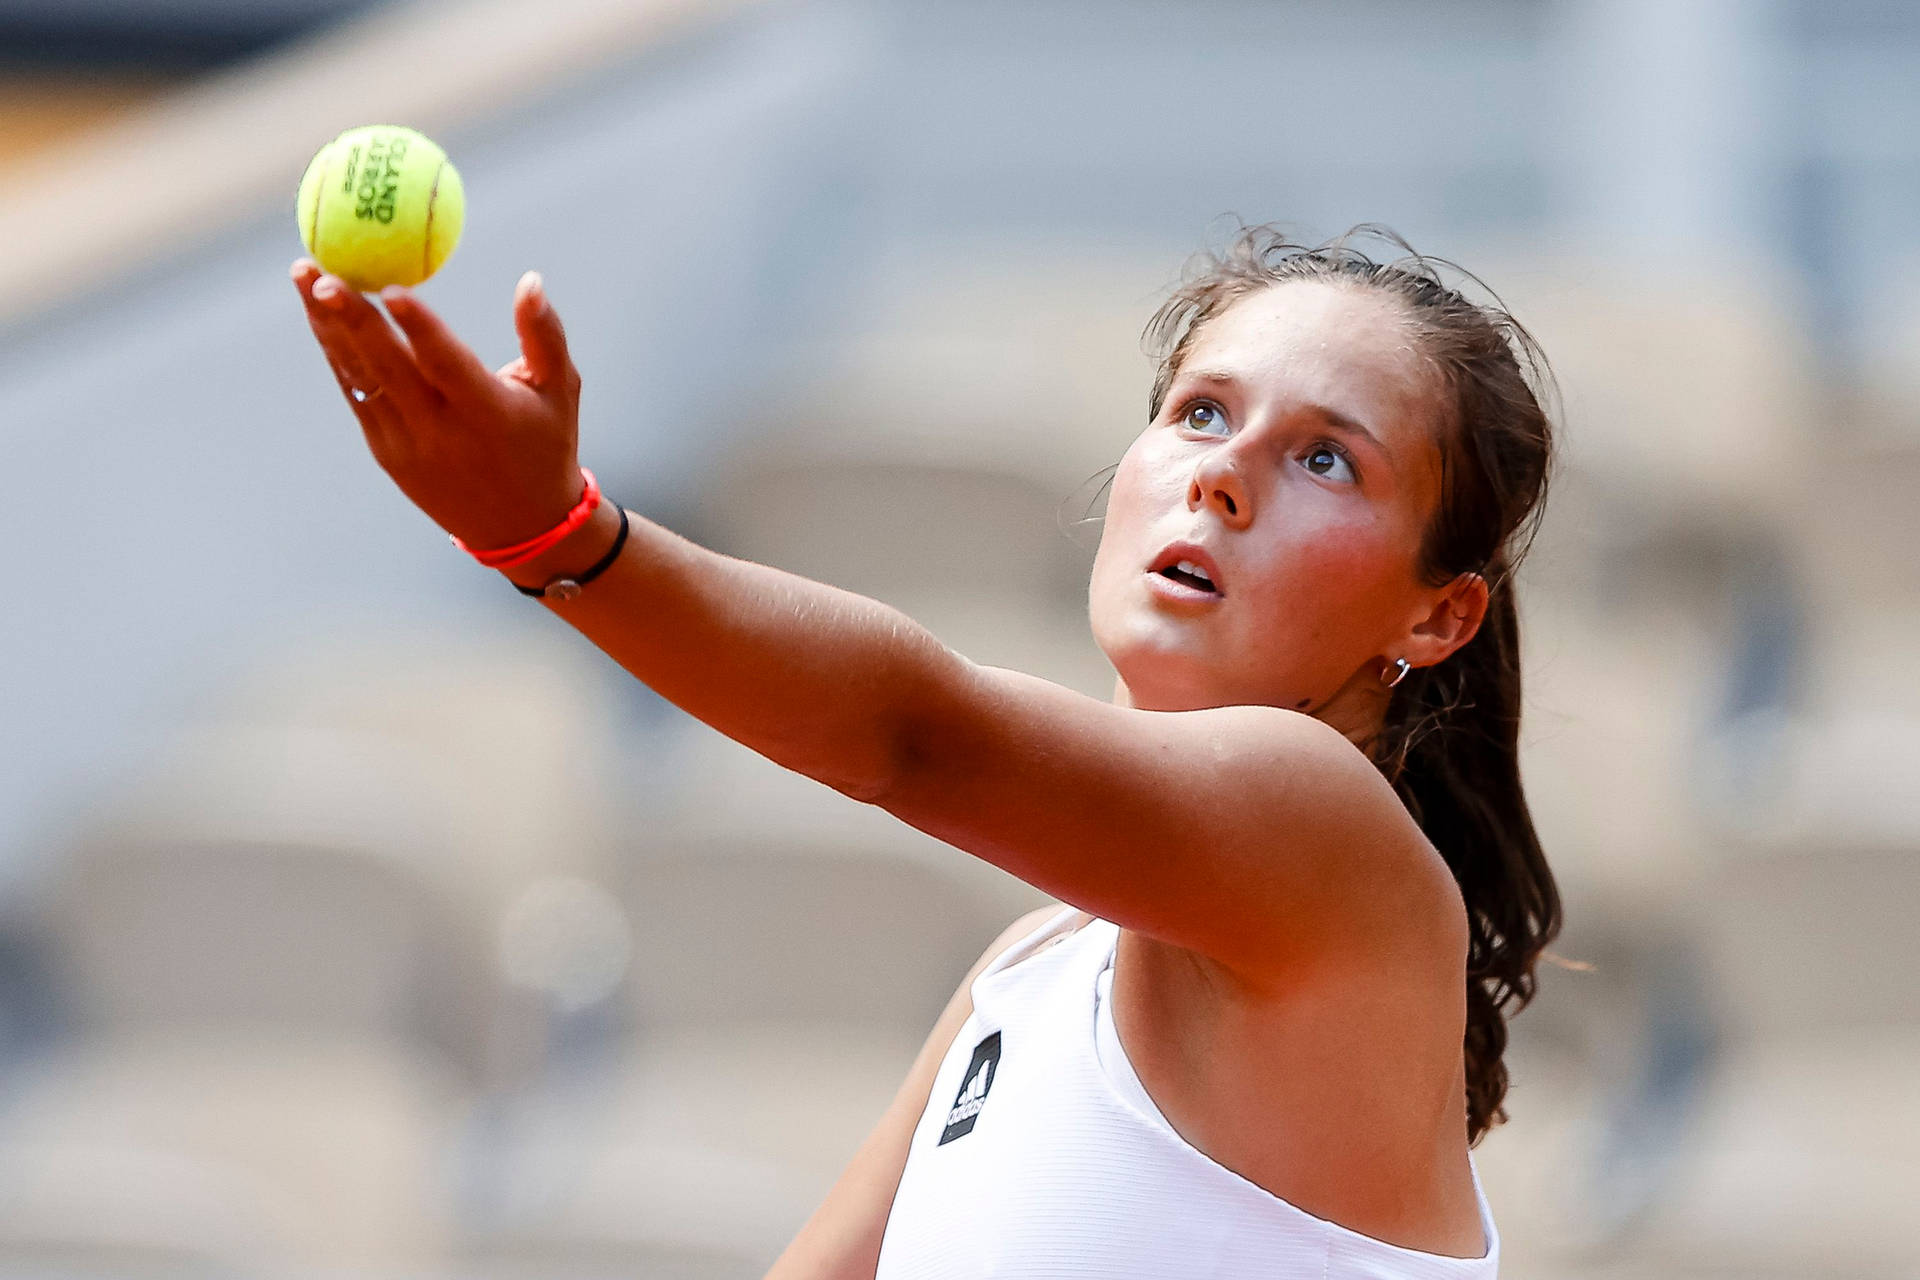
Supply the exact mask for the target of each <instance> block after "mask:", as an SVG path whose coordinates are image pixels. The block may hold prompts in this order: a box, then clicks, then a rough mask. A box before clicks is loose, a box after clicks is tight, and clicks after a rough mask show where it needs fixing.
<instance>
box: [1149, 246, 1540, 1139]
mask: <svg viewBox="0 0 1920 1280" xmlns="http://www.w3.org/2000/svg"><path fill="white" fill-rule="evenodd" d="M1363 236H1365V237H1372V238H1374V239H1378V240H1381V241H1384V242H1385V243H1387V244H1388V245H1390V246H1391V247H1392V248H1393V249H1395V250H1398V252H1399V256H1397V257H1395V258H1394V259H1392V260H1391V261H1375V260H1374V259H1373V258H1371V257H1369V256H1368V255H1367V254H1366V253H1364V252H1362V251H1361V250H1360V249H1358V248H1355V247H1354V246H1353V244H1352V243H1351V242H1352V241H1353V240H1355V239H1356V238H1360V237H1363ZM1383 257H1384V255H1383ZM1443 268H1444V269H1446V270H1449V271H1453V272H1457V273H1458V274H1459V275H1460V276H1462V277H1465V278H1466V279H1467V280H1469V281H1471V282H1472V283H1473V284H1474V285H1476V286H1478V287H1479V288H1480V289H1481V290H1483V291H1485V292H1486V293H1487V295H1488V296H1489V297H1490V298H1493V294H1492V290H1490V289H1487V287H1486V285H1485V284H1484V283H1482V282H1481V281H1480V280H1479V279H1478V278H1477V277H1475V276H1473V275H1472V274H1471V273H1470V272H1467V271H1465V270H1464V269H1463V268H1460V267H1458V266H1456V265H1455V264H1453V263H1451V262H1447V261H1446V260H1444V259H1439V258H1429V257H1425V256H1422V255H1421V254H1418V253H1416V252H1414V250H1413V248H1412V246H1411V245H1409V244H1407V242H1406V241H1405V240H1403V239H1401V238H1400V237H1399V236H1398V235H1396V234H1394V233H1393V232H1392V231H1389V230H1387V229H1386V228H1384V227H1380V226H1377V225H1375V224H1372V223H1363V224H1361V225H1359V226H1356V227H1354V228H1353V229H1351V230H1349V231H1348V232H1346V233H1345V234H1343V235H1341V236H1338V237H1336V238H1334V239H1332V240H1329V241H1326V242H1325V243H1322V244H1319V245H1314V246H1308V245H1304V244H1296V243H1293V242H1292V241H1290V240H1288V239H1287V237H1286V235H1285V234H1284V233H1282V232H1281V231H1279V230H1278V229H1276V228H1274V227H1272V226H1255V227H1242V228H1241V229H1240V231H1239V233H1238V234H1237V235H1236V236H1235V237H1234V239H1233V241H1232V243H1231V244H1230V245H1229V246H1228V247H1227V249H1226V251H1225V252H1224V253H1222V254H1206V255H1204V256H1203V258H1202V259H1200V260H1199V265H1198V269H1197V270H1192V269H1190V270H1189V272H1188V276H1187V278H1186V281H1185V282H1184V283H1183V284H1182V285H1181V286H1180V287H1179V288H1178V289H1177V290H1176V291H1175V292H1174V293H1173V295H1172V296H1171V297H1169V298H1168V299H1167V300H1166V302H1165V303H1163V304H1162V305H1161V307H1160V309H1159V310H1158V311H1157V312H1156V313H1155V314H1154V316H1153V319H1152V320H1151V321H1150V322H1149V323H1148V325H1147V329H1146V335H1145V337H1146V341H1147V343H1148V344H1149V349H1150V350H1151V351H1152V352H1153V353H1154V354H1155V355H1156V357H1157V359H1158V362H1159V367H1158V369H1157V371H1156V373H1155V376H1154V380H1153V390H1152V393H1151V396H1150V398H1149V412H1150V418H1153V419H1157V418H1158V417H1159V416H1160V410H1161V407H1162V404H1163V402H1164V401H1165V398H1166V394H1167V388H1168V386H1169V385H1170V384H1171V383H1172V381H1173V379H1174V376H1175V375H1176V374H1177V373H1178V372H1179V370H1180V365H1181V362H1182V361H1184V360H1185V359H1186V356H1187V353H1188V352H1189V351H1190V350H1191V349H1192V346H1193V343H1194V339H1195V337H1196V335H1197V334H1198V332H1199V330H1200V328H1201V326H1202V325H1204V324H1206V322H1207V321H1208V320H1211V319H1212V318H1213V317H1214V316H1216V315H1218V314H1219V313H1220V312H1222V311H1223V310H1225V309H1226V308H1227V307H1228V306H1230V305H1231V304H1232V303H1234V302H1236V301H1238V300H1239V299H1240V298H1242V297H1245V296H1246V295H1248V294H1250V293H1254V292H1256V291H1258V290H1261V289H1265V288H1269V287H1272V286H1273V285H1277V284H1284V283H1286V282H1288V281H1293V280H1322V281H1326V282H1329V283H1334V284H1341V285H1346V286H1350V287H1353V288H1362V289H1374V290H1379V291H1380V292H1383V293H1385V294H1388V295H1389V296H1391V297H1394V298H1397V299H1399V300H1400V301H1401V303H1402V304H1404V306H1405V308H1406V311H1407V314H1408V317H1409V318H1410V320H1411V321H1412V324H1413V326H1414V330H1415V332H1416V334H1417V335H1418V346H1419V349H1420V351H1421V352H1422V353H1423V354H1424V355H1425V357H1426V358H1427V360H1428V361H1429V362H1430V365H1431V367H1432V369H1433V371H1434V373H1435V374H1436V375H1437V381H1438V385H1439V387H1440V388H1441V393H1442V395H1443V396H1444V397H1445V401H1446V403H1445V406H1444V409H1445V412H1444V414H1443V416H1442V422H1443V426H1442V438H1441V440H1440V456H1441V497H1440V504H1439V509H1438V511H1437V512H1436V513H1435V515H1434V519H1433V522H1432V524H1431V525H1429V527H1428V528H1427V531H1426V537H1425V539H1424V540H1423V542H1422V544H1421V548H1420V561H1419V566H1420V571H1421V573H1422V575H1423V576H1424V578H1425V580H1426V581H1427V582H1428V583H1429V584H1431V585H1433V586H1444V585H1446V584H1447V583H1449V582H1451V581H1453V579H1454V578H1455V577H1456V576H1458V575H1459V574H1461V573H1465V572H1476V573H1479V574H1481V575H1482V576H1483V577H1485V578H1486V580H1487V586H1488V589H1489V592H1490V598H1489V601H1488V605H1487V615H1486V618H1485V619H1484V620H1483V622H1482V624H1481V626H1480V629H1479V630H1478V631H1477V632H1476V633H1475V634H1474V637H1473V638H1472V639H1471V640H1469V641H1468V642H1467V643H1466V644H1465V645H1463V646H1461V647H1460V648H1459V649H1458V650H1456V651H1455V652H1454V653H1453V654H1451V655H1450V656H1449V657H1448V658H1447V659H1446V660H1445V661H1444V662H1440V663H1438V664H1436V665H1434V666H1431V667H1416V668H1414V669H1413V670H1411V671H1409V672H1408V673H1407V675H1406V677H1405V678H1404V679H1403V680H1401V682H1400V683H1399V685H1398V686H1396V687H1395V688H1394V690H1393V693H1392V696H1391V700H1390V702H1389V703H1388V707H1387V712H1386V718H1385V722H1384V723H1383V725H1382V727H1381V731H1380V733H1379V735H1378V736H1377V737H1376V738H1374V739H1373V740H1372V741H1371V742H1369V743H1368V744H1367V750H1368V755H1369V757H1370V758H1372V759H1373V761H1374V762H1375V763H1376V764H1377V765H1378V766H1379V767H1380V770H1381V772H1382V773H1384V774H1385V775H1386V777H1387V779H1388V780H1389V781H1390V782H1391V783H1392V784H1393V787H1394V790H1395V792H1396V793H1398V795H1399V796H1400V798H1401V800H1402V801H1403V802H1404V803H1405V804H1406V806H1407V809H1408V810H1409V811H1410V812H1411V813H1412V814H1413V816H1414V818H1415V820H1416V821H1418V822H1419V824H1420V828H1421V830H1422V831H1424V832H1425V833H1426V836H1427V838H1428V839H1429V840H1431V841H1432V842H1433V845H1434V847H1435V848H1436V849H1437V850H1439V852H1440V854H1441V856H1442V857H1444V858H1445V859H1446V862H1447V865H1448V866H1449V867H1450V868H1452V870H1453V875H1454V879H1455V880H1457V881H1458V882H1459V885H1460V891H1461V894H1462V895H1463V897H1464V898H1465V900H1466V907H1467V918H1468V924H1469V937H1470V940H1469V945H1468V951H1467V1024H1466V1036H1465V1044H1464V1051H1465V1055H1466V1075H1467V1097H1466V1113H1467V1117H1466V1118H1467V1140H1468V1142H1469V1143H1470V1144H1471V1143H1477V1142H1479V1140H1480V1138H1481V1137H1482V1135H1484V1134H1485V1133H1486V1131H1487V1130H1488V1129H1490V1128H1492V1127H1493V1126H1494V1125H1496V1124H1499V1123H1501V1122H1503V1121H1504V1120H1506V1118H1507V1113H1506V1110H1505V1108H1504V1107H1503V1106H1502V1105H1501V1103H1502V1100H1503V1099H1504V1098H1505V1096H1506V1092H1507V1069H1506V1066H1505V1064H1504V1063H1503V1062H1502V1061H1501V1058H1502V1055H1503V1054H1504V1052H1505V1050H1506V1045H1507V1026H1506V1016H1507V1011H1508V1010H1509V1008H1511V1010H1512V1011H1514V1012H1518V1011H1519V1010H1520V1009H1521V1008H1522V1007H1524V1006H1525V1005H1526V1003H1527V1002H1528V1001H1529V1000H1531V999H1532V998H1533V994H1534V991H1535V980H1534V966H1535V964H1536V962H1537V961H1538V959H1539V957H1540V955H1541V953H1542V952H1543V951H1544V950H1545V949H1546V947H1547V944H1548V943H1550V942H1551V941H1553V939H1554V938H1555V937H1556V936H1557V935H1558V934H1559V932H1560V926H1561V919H1562V917H1561V909H1560V895H1559V891H1558V889H1557V888H1556V887H1555V885H1554V880H1553V873H1552V871H1550V870H1549V869H1548V867H1547V860H1546V854H1545V853H1544V852H1543V851H1542V849H1541V847H1540V840H1539V837H1538V835H1536V834H1535V832H1534V829H1533V818H1532V815H1531V814H1530V813H1529V812H1528V809H1527V799H1526V795H1525V794H1524V793H1523V792H1522V790H1521V786H1520V767H1519V757H1518V737H1519V731H1520V645H1519V639H1520V637H1519V621H1518V617H1517V615H1516V613H1515V610H1514V601H1513V571H1514V568H1515V566H1517V565H1518V564H1519V562H1520V559H1521V557H1522V556H1524V555H1525V553H1526V550H1527V548H1528V547H1529V546H1530V545H1531V543H1532V541H1533V534H1534V532H1535V530H1536V529H1537V528H1538V526H1539V516H1540V512H1541V510H1542V504H1543V502H1544V499H1545V497H1546V489H1547V472H1548V465H1549V459H1550V455H1551V450H1552V443H1553V429H1552V424H1551V421H1550V419H1549V417H1548V415H1547V412H1546V410H1545V409H1544V408H1543V407H1542V399H1543V398H1544V396H1545V395H1546V394H1547V393H1550V392H1551V389H1552V385H1553V384H1552V374H1551V371H1550V370H1549V369H1548V367H1547V362H1546V356H1545V354H1544V353H1543V352H1542V351H1541V350H1540V346H1539V344H1538V343H1537V342H1535V341H1534V339H1533V336H1532V335H1531V334H1529V333H1528V332H1527V331H1526V330H1525V329H1524V328H1522V327H1521V326H1520V323H1519V322H1518V321H1516V320H1515V319H1514V318H1513V317H1512V316H1511V315H1509V314H1508V313H1507V311H1506V308H1505V306H1504V305H1503V304H1501V303H1500V301H1499V299H1498V298H1493V301H1492V302H1490V303H1478V302H1473V301H1470V300H1469V299H1468V298H1466V297H1465V296H1463V294H1462V293H1461V292H1460V290H1459V289H1457V288H1455V287H1452V286H1449V285H1448V284H1446V283H1445V282H1444V281H1443V280H1442V278H1441V270H1442V269H1443ZM1536 386H1537V387H1539V388H1540V390H1539V391H1536Z"/></svg>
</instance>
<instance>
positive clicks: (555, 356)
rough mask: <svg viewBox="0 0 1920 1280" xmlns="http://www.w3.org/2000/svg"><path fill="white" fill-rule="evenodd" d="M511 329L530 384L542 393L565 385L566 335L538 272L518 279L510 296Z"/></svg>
mask: <svg viewBox="0 0 1920 1280" xmlns="http://www.w3.org/2000/svg"><path fill="white" fill-rule="evenodd" d="M513 327H514V329H515V330H517V331H518V332H519V335H520V354H521V355H522V356H523V357H524V358H525V359H526V362H527V372H528V374H530V375H531V376H532V379H533V385H534V386H535V387H537V388H539V389H540V390H542V391H545V390H548V389H549V388H552V387H563V386H565V385H566V378H567V370H568V369H569V368H570V367H571V364H572V362H571V360H570V359H569V358H568V356H567V332H566V330H565V329H563V328H561V327H560V317H559V315H558V314H556V313H555V312H554V309H553V304H552V303H550V302H548V301H547V289H546V285H545V283H544V282H542V281H541V279H540V273H539V272H538V271H529V272H527V273H526V274H525V275H523V276H521V277H520V284H519V285H518V287H517V288H515V290H514V296H513Z"/></svg>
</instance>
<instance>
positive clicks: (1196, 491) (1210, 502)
mask: <svg viewBox="0 0 1920 1280" xmlns="http://www.w3.org/2000/svg"><path fill="white" fill-rule="evenodd" d="M1238 454H1239V451H1238V450H1236V449H1231V448H1226V447H1221V446H1216V447H1214V448H1212V449H1209V450H1208V451H1207V453H1206V456H1204V457H1203V458H1201V459H1200V461H1199V462H1198V463H1197V464H1196V465H1195V466H1194V469H1193V477H1192V479H1190V480H1188V481H1187V505H1188V506H1189V507H1192V508H1194V509H1196V510H1197V509H1199V508H1200V507H1203V506H1210V507H1212V508H1213V509H1214V511H1215V513H1216V514H1217V515H1219V517H1220V518H1221V519H1222V520H1224V521H1226V522H1227V523H1228V524H1231V525H1244V524H1246V522H1247V521H1248V520H1250V519H1251V518H1252V517H1253V501H1252V498H1253V495H1252V492H1251V491H1250V489H1249V487H1248V485H1247V483H1246V477H1245V476H1243V475H1242V474H1241V471H1240V461H1239V456H1238Z"/></svg>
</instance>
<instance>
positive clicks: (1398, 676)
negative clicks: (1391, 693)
mask: <svg viewBox="0 0 1920 1280" xmlns="http://www.w3.org/2000/svg"><path fill="white" fill-rule="evenodd" d="M1393 665H1394V666H1395V667H1397V668H1398V670H1396V671H1395V672H1394V673H1393V679H1391V680H1387V673H1386V672H1384V671H1382V672H1381V673H1380V678H1381V679H1382V680H1385V681H1386V685H1387V688H1389V689H1391V688H1393V686H1395V685H1397V684H1399V683H1400V682H1401V681H1402V680H1405V679H1406V678H1407V672H1409V671H1411V670H1413V664H1412V663H1411V662H1408V661H1407V660H1406V659H1405V658H1395V659H1394V660H1393Z"/></svg>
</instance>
